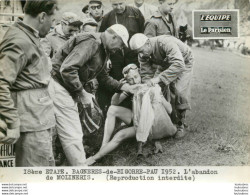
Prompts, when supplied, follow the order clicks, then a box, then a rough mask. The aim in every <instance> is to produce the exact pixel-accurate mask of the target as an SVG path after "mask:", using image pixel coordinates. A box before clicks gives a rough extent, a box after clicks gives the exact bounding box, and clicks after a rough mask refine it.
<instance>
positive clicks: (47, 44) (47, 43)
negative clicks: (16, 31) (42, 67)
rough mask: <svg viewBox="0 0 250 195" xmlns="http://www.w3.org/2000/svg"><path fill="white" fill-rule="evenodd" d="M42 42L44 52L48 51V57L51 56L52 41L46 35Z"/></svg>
mask: <svg viewBox="0 0 250 195" xmlns="http://www.w3.org/2000/svg"><path fill="white" fill-rule="evenodd" d="M40 43H41V45H42V48H43V50H44V52H45V53H46V55H47V56H48V57H50V56H51V53H52V47H51V43H50V41H49V40H48V38H47V37H45V38H43V39H41V41H40Z"/></svg>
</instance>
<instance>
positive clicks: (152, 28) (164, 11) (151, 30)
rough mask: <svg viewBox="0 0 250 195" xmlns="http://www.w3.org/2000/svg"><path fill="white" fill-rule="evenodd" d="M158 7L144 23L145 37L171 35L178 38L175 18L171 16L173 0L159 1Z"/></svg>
mask: <svg viewBox="0 0 250 195" xmlns="http://www.w3.org/2000/svg"><path fill="white" fill-rule="evenodd" d="M159 3H160V6H159V8H158V10H157V11H156V12H154V13H153V15H152V16H151V18H150V19H149V20H148V21H147V22H146V23H145V31H144V34H145V35H146V36H147V37H156V36H159V35H172V36H175V37H178V32H177V26H176V21H175V17H174V16H173V14H172V11H173V9H174V4H175V0H160V1H159Z"/></svg>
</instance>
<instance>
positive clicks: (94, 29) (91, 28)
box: [82, 24, 97, 32]
mask: <svg viewBox="0 0 250 195" xmlns="http://www.w3.org/2000/svg"><path fill="white" fill-rule="evenodd" d="M82 32H97V26H92V25H89V24H86V25H84V26H83V27H82Z"/></svg>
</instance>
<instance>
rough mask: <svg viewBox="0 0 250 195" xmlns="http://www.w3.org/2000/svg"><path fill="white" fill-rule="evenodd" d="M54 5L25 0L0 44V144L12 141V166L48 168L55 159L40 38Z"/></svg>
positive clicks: (41, 0)
mask: <svg viewBox="0 0 250 195" xmlns="http://www.w3.org/2000/svg"><path fill="white" fill-rule="evenodd" d="M56 8H57V4H56V1H54V0H50V1H49V0H36V1H31V0H30V1H26V4H25V7H24V13H25V14H24V18H23V21H21V20H17V21H16V22H15V23H14V24H13V25H12V26H11V27H10V28H9V29H8V31H7V32H6V34H5V36H4V38H3V40H2V42H1V44H0V59H1V60H0V94H1V95H0V105H1V106H0V119H2V120H3V122H4V123H5V126H7V129H6V132H5V133H6V136H5V137H4V138H1V139H0V143H5V144H13V143H15V142H16V141H17V142H16V145H15V154H16V159H15V160H16V166H18V167H33V166H54V163H55V162H54V157H53V152H52V141H51V140H52V136H51V135H52V127H54V126H55V117H54V109H53V103H52V101H51V99H50V96H49V91H48V84H49V80H50V73H49V63H48V58H47V56H46V54H45V53H44V51H43V49H42V48H41V45H40V38H42V37H45V36H46V34H47V33H48V32H49V30H50V27H51V25H52V22H53V20H54V17H55V9H56ZM19 136H20V138H19ZM18 138H19V139H18Z"/></svg>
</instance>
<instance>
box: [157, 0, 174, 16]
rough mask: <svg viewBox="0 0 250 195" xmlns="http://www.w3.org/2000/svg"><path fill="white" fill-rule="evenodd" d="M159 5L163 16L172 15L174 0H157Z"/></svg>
mask: <svg viewBox="0 0 250 195" xmlns="http://www.w3.org/2000/svg"><path fill="white" fill-rule="evenodd" d="M159 3H160V4H161V5H160V7H161V8H162V11H163V13H164V14H166V15H167V14H169V13H172V11H173V9H174V4H175V0H159Z"/></svg>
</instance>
